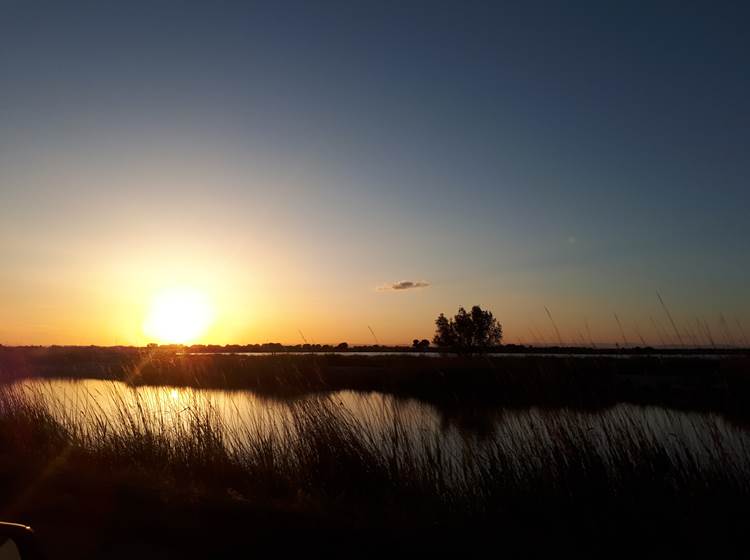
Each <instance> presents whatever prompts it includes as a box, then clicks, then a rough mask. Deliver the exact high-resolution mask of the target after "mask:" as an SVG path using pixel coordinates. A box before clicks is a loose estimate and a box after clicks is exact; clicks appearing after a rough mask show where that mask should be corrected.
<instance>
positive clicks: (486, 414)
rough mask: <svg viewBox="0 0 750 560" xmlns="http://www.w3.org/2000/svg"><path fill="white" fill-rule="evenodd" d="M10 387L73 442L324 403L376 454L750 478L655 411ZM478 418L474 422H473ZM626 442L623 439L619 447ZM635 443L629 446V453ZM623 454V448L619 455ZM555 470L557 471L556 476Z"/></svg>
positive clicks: (707, 421)
mask: <svg viewBox="0 0 750 560" xmlns="http://www.w3.org/2000/svg"><path fill="white" fill-rule="evenodd" d="M15 387H16V388H17V389H18V390H20V391H23V392H25V393H26V394H28V395H30V396H31V397H33V398H36V399H41V400H43V401H44V402H45V404H46V406H47V407H48V408H49V410H50V412H51V414H52V415H53V416H54V417H55V418H57V419H58V420H60V421H61V422H62V423H63V424H65V425H68V426H75V427H76V430H78V433H79V434H81V435H83V436H84V439H86V437H87V435H88V437H90V438H91V440H92V443H93V444H95V441H94V439H95V438H96V437H98V436H97V434H101V430H102V426H103V424H106V425H107V430H109V431H111V430H114V431H117V430H123V431H125V432H130V433H132V432H134V431H138V430H140V432H138V433H141V432H142V433H146V432H148V431H149V430H150V431H151V432H152V433H158V434H161V435H166V436H167V437H169V435H170V434H173V435H175V436H184V435H185V434H186V433H187V434H191V433H193V431H194V430H195V429H196V425H197V424H196V422H197V421H199V420H206V419H208V420H210V421H211V424H212V425H213V426H216V427H219V428H220V432H221V434H222V437H223V438H224V439H225V443H227V444H228V445H229V446H230V447H231V446H232V445H236V444H239V445H240V446H241V445H245V444H247V443H248V442H252V441H254V440H257V439H258V438H263V437H267V436H268V435H269V434H275V435H276V436H277V437H278V436H280V437H292V436H293V432H294V429H295V428H294V418H293V414H292V409H293V408H294V407H295V406H298V405H299V404H300V403H302V404H304V403H305V402H306V401H308V402H312V401H315V402H318V403H321V402H322V403H324V404H325V405H326V407H327V408H326V409H325V410H329V411H331V412H332V413H333V414H334V415H335V416H336V417H337V418H342V419H346V421H347V422H348V423H349V424H350V425H353V426H355V427H356V430H357V431H358V433H362V434H365V437H366V438H368V440H369V441H372V442H374V443H375V445H377V446H380V447H382V448H383V449H384V451H385V450H387V449H389V446H392V445H393V441H394V434H398V435H399V437H400V438H401V440H402V441H403V443H405V444H406V446H408V447H409V448H411V449H412V450H420V451H419V452H420V453H431V452H432V451H433V450H436V449H439V450H440V452H441V453H442V454H443V455H444V457H442V458H441V461H444V462H446V463H450V462H451V461H453V460H459V459H460V458H461V457H462V456H465V454H466V453H467V452H470V453H477V452H478V451H481V450H483V449H484V450H486V449H492V450H493V451H492V452H493V453H497V452H499V453H502V454H504V455H506V456H508V457H512V458H513V460H514V461H517V462H518V465H517V468H518V469H519V470H524V469H525V470H528V469H544V468H551V467H550V465H553V466H554V464H555V463H560V462H563V463H564V462H565V461H567V460H568V459H567V458H566V457H567V455H566V453H567V454H568V455H569V450H570V447H569V446H570V445H571V442H574V445H575V446H579V447H581V448H585V449H586V450H587V452H594V453H596V454H598V455H600V456H601V458H602V460H603V461H604V462H612V463H613V464H614V463H615V462H616V461H617V460H620V461H621V460H622V457H623V454H629V453H634V452H638V449H637V447H638V446H641V447H643V446H647V447H649V448H654V449H656V448H658V449H660V450H663V451H664V452H665V453H666V454H667V455H668V456H669V458H670V460H671V461H672V462H673V463H674V464H675V465H678V464H679V465H687V466H690V468H691V469H695V468H697V469H699V470H715V469H723V468H725V466H724V465H723V464H722V461H723V459H722V457H724V458H726V457H732V459H733V461H734V464H735V467H736V468H738V469H740V470H741V471H742V472H750V454H749V452H748V450H750V433H749V432H748V431H746V430H745V429H743V428H742V427H740V426H737V425H734V424H732V423H731V422H728V421H727V420H725V419H724V418H723V417H722V416H720V415H717V414H714V413H707V412H684V411H676V410H669V409H663V408H659V407H651V406H649V407H643V406H635V405H629V404H620V405H617V406H615V407H612V408H609V409H606V410H601V411H593V412H592V411H580V410H572V409H565V408H563V409H555V410H546V409H539V408H535V407H532V408H529V409H518V410H515V409H513V410H509V409H496V410H490V411H482V412H481V413H479V412H478V411H476V410H473V409H469V410H466V411H464V412H466V415H467V417H465V418H462V417H461V415H460V414H459V416H458V418H457V417H456V414H455V411H454V412H453V413H448V412H446V411H441V410H439V409H437V408H435V407H433V406H431V405H428V404H424V403H421V402H418V401H415V400H404V399H400V398H396V397H393V396H389V395H383V394H380V393H356V392H352V391H337V392H333V393H330V394H327V395H325V396H321V395H311V396H307V397H303V398H301V399H297V400H294V401H284V400H274V399H269V398H265V397H260V396H258V395H256V394H254V393H253V392H251V391H222V390H210V389H194V388H176V387H137V388H133V387H129V386H127V385H125V384H123V383H121V382H117V381H101V380H31V381H23V382H18V383H17V384H16V385H15ZM478 414H479V420H477V415H478ZM623 434H626V436H627V437H623ZM633 442H635V443H633ZM628 446H629V447H628ZM561 468H562V467H561Z"/></svg>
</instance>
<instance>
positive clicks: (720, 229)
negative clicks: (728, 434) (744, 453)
mask: <svg viewBox="0 0 750 560" xmlns="http://www.w3.org/2000/svg"><path fill="white" fill-rule="evenodd" d="M749 16H750V8H748V5H747V4H746V3H741V2H738V3H722V2H702V3H692V2H666V1H665V2H637V1H636V2H620V3H613V2H594V1H592V2H567V1H566V2H562V1H559V2H553V1H549V2H534V1H531V2H487V3H483V2H482V3H480V2H454V3H439V2H388V1H385V2H371V3H368V2H341V3H338V2H321V3H317V2H301V3H286V2H268V3H258V4H255V3H251V2H222V1H217V2H202V3H192V2H182V1H177V0H158V1H154V2H146V3H140V2H136V1H129V2H86V3H77V2H54V3H42V2H34V1H20V0H0V343H2V344H100V345H112V344H145V343H146V342H150V341H153V337H150V335H149V334H148V333H147V332H144V322H145V321H147V317H148V316H149V313H150V311H151V310H153V307H154V305H155V304H154V300H155V298H156V299H158V298H159V297H160V296H159V294H164V293H170V290H172V291H173V290H175V289H178V290H181V289H189V290H193V291H194V292H195V293H200V294H202V295H203V296H205V298H207V300H209V301H210V302H211V303H210V305H211V308H212V321H211V323H210V326H208V327H207V330H206V331H205V332H204V333H203V334H202V335H201V336H200V337H198V338H197V339H196V340H195V341H196V342H205V343H218V344H225V343H257V342H265V341H278V342H282V343H290V344H295V343H300V342H302V341H303V337H304V338H305V339H307V340H308V341H310V342H316V343H329V342H331V343H336V342H340V341H348V342H349V343H354V344H356V343H372V342H373V335H372V333H371V332H370V329H369V328H368V327H371V328H372V330H373V331H374V332H375V333H376V336H377V338H378V340H379V341H380V342H382V343H388V344H402V343H410V342H411V340H412V339H413V338H430V337H431V335H432V333H433V331H434V319H435V317H436V316H437V314H438V313H441V312H444V313H446V314H453V313H455V311H456V310H457V308H458V307H459V306H466V307H469V306H471V305H475V304H479V305H481V306H482V307H484V308H488V309H490V310H492V311H493V312H494V314H495V316H496V317H497V318H498V319H499V320H500V322H501V323H502V324H503V326H504V330H505V336H506V341H507V342H536V343H542V342H547V343H551V342H555V341H557V335H556V333H555V331H554V326H553V325H552V322H551V321H550V317H549V315H548V314H547V311H546V310H545V308H546V309H548V310H549V312H550V315H551V316H552V318H553V319H554V321H555V324H556V326H557V327H558V329H559V331H560V333H561V338H562V339H564V341H565V342H578V341H581V340H582V339H583V340H587V341H589V340H592V339H593V340H595V341H599V342H618V341H619V342H621V343H622V342H623V339H624V340H625V341H628V342H633V343H635V342H638V341H640V340H641V339H642V340H645V341H646V342H647V343H649V344H658V343H659V342H660V340H661V341H662V342H665V343H670V342H674V341H675V339H676V335H675V334H674V331H673V329H672V327H671V326H670V323H669V321H668V318H667V316H666V313H665V311H664V308H663V307H662V306H661V304H660V302H659V300H658V297H657V292H658V293H660V294H661V296H662V298H663V300H664V302H665V303H666V305H667V306H668V308H669V310H670V312H671V313H672V315H673V317H674V319H675V322H676V324H677V326H678V330H679V331H680V332H681V335H682V336H683V337H684V338H685V340H686V341H688V340H691V339H693V340H695V341H696V342H702V343H705V342H707V341H708V340H709V337H708V336H707V329H708V330H709V331H710V332H711V333H712V336H713V338H714V339H715V340H716V341H717V342H718V343H721V342H722V341H723V342H733V343H739V342H740V341H741V339H742V336H743V335H742V332H743V331H744V332H745V333H746V334H748V335H750V298H748V294H747V288H748V284H749V282H748V280H750V251H749V250H748V239H750V219H748V210H749V209H750V185H748V179H750V157H748V147H749V146H750V139H749V138H748V131H750V106H749V104H750V65H748V63H747V55H748V53H750V34H748V33H747V28H748V24H750V17H749ZM398 288H401V289H398ZM615 314H616V315H617V319H619V321H620V325H622V330H620V326H619V325H618V323H617V320H616V319H615ZM146 330H148V329H146ZM589 333H590V334H589Z"/></svg>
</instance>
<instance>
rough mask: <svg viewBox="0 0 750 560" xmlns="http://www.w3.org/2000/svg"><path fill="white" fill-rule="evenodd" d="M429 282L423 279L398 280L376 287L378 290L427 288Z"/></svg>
mask: <svg viewBox="0 0 750 560" xmlns="http://www.w3.org/2000/svg"><path fill="white" fill-rule="evenodd" d="M429 287H430V283H429V282H425V281H424V280H401V281H400V282H393V283H392V284H386V285H385V286H380V287H379V288H378V291H379V292H391V291H400V290H413V289H416V288H429Z"/></svg>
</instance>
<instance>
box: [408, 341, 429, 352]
mask: <svg viewBox="0 0 750 560" xmlns="http://www.w3.org/2000/svg"><path fill="white" fill-rule="evenodd" d="M411 345H412V346H413V347H414V349H415V350H418V351H419V352H424V351H425V350H427V349H428V348H429V347H430V341H429V340H427V339H426V338H423V339H422V340H419V339H418V338H415V339H414V340H413V341H412V344H411Z"/></svg>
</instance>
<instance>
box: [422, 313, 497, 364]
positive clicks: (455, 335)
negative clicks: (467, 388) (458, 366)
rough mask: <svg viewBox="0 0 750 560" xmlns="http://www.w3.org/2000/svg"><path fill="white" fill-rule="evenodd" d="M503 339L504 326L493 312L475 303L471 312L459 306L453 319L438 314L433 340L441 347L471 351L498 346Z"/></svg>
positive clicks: (461, 351)
mask: <svg viewBox="0 0 750 560" xmlns="http://www.w3.org/2000/svg"><path fill="white" fill-rule="evenodd" d="M502 339H503V327H502V325H500V323H498V322H497V319H495V317H494V316H493V315H492V312H491V311H485V310H484V309H482V308H481V307H479V306H478V305H475V306H474V307H472V308H471V311H469V312H467V311H466V309H464V308H463V307H459V308H458V313H456V315H455V316H454V317H453V319H448V318H447V317H446V316H445V315H444V314H442V313H441V314H440V315H438V318H437V319H436V320H435V336H434V337H433V339H432V342H433V343H434V344H435V345H436V346H438V347H440V348H450V349H452V350H455V351H456V352H459V353H471V352H474V351H478V350H484V349H487V348H491V347H492V346H497V345H499V344H500V343H501V341H502Z"/></svg>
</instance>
